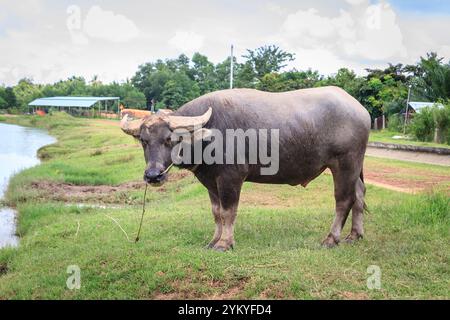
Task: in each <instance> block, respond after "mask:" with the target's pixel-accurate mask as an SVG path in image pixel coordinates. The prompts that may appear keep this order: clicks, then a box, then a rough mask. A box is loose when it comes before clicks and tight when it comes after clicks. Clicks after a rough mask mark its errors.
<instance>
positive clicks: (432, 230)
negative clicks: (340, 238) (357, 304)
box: [0, 114, 450, 299]
mask: <svg viewBox="0 0 450 320" xmlns="http://www.w3.org/2000/svg"><path fill="white" fill-rule="evenodd" d="M6 121H8V122H14V123H17V124H22V125H32V126H38V127H43V128H47V129H48V130H49V131H50V133H51V134H52V135H54V136H55V137H57V138H58V143H56V144H55V145H52V146H48V147H45V148H43V149H41V150H40V151H39V154H40V156H41V157H42V158H43V159H44V162H43V164H42V165H40V166H38V167H35V168H32V169H29V170H26V171H24V172H22V173H20V174H18V175H17V176H15V177H14V178H13V180H12V181H11V183H10V187H9V190H8V192H7V195H6V200H5V201H6V203H7V204H8V205H11V206H14V207H16V208H17V209H18V211H19V212H20V215H19V226H18V231H19V234H20V236H21V244H20V247H19V248H18V249H6V250H0V299H25V298H26V299H29V298H32V299H40V298H43V299H53V298H61V299H95V298H98V299H106V298H113V299H117V298H125V299H172V298H194V299H202V298H217V299H230V298H231V299H234V298H263V299H279V298H287V299H317V298H321V299H322V298H331V299H382V298H395V299H399V298H406V299H419V298H426V299H449V298H450V291H449V288H450V270H449V253H450V251H449V250H448V249H449V243H450V236H449V232H448V231H449V227H450V214H449V205H450V202H449V197H448V193H446V192H445V191H439V190H436V191H434V192H429V193H424V194H420V195H408V194H403V193H398V192H393V191H390V190H386V189H382V188H377V187H373V186H370V185H369V186H368V191H367V203H368V205H369V208H370V213H368V214H367V215H366V217H365V220H366V222H365V224H366V237H365V239H364V240H362V241H360V242H359V243H357V244H355V245H345V244H342V245H340V246H339V247H338V248H336V249H331V250H327V249H323V248H321V246H320V241H321V240H322V239H323V238H324V237H325V235H326V234H327V232H328V230H329V227H330V225H331V222H332V220H333V218H334V213H333V207H334V201H333V191H332V189H333V188H332V178H331V176H328V175H322V176H321V177H319V178H318V179H317V180H315V181H314V182H313V183H311V185H310V186H308V188H307V189H303V188H301V187H289V186H272V185H255V184H246V185H245V186H244V189H243V194H242V200H241V203H240V210H239V214H238V219H237V225H236V242H237V247H236V248H235V250H233V251H230V252H226V253H217V252H214V251H209V250H205V249H203V247H204V246H205V245H206V244H207V243H208V241H209V240H210V237H211V236H212V233H213V230H214V223H213V219H212V214H211V213H210V204H209V199H208V196H207V192H206V189H205V188H204V187H203V186H202V185H201V184H199V183H198V182H197V181H196V179H195V177H193V176H192V175H191V174H189V173H186V172H183V171H174V172H172V177H171V180H172V181H170V182H169V183H168V184H166V185H165V186H163V187H161V188H158V189H151V193H150V195H149V198H148V210H147V214H146V217H145V220H144V227H143V231H142V235H141V241H140V242H139V243H137V244H134V243H132V242H129V241H128V239H127V237H128V238H129V239H130V240H133V239H134V237H135V234H136V231H137V228H138V224H139V218H140V213H141V212H140V210H141V207H140V204H141V201H142V195H143V185H142V183H141V182H140V181H139V180H140V179H141V176H142V172H143V168H144V160H143V155H142V151H141V148H140V146H139V145H138V143H137V142H136V141H134V140H133V139H132V138H130V137H128V136H126V135H124V134H122V133H121V131H120V129H119V128H118V127H117V126H114V125H111V124H110V123H108V122H107V121H104V120H103V121H99V120H80V119H73V118H70V117H68V116H64V115H61V114H57V115H54V116H49V117H46V118H35V117H18V118H8V119H6ZM378 161H379V162H378ZM369 162H370V163H369V165H370V166H376V165H379V166H380V165H381V164H382V163H383V160H377V159H373V158H372V159H370V160H369ZM380 163H381V164H380ZM389 166H391V167H393V168H396V167H398V168H404V167H405V166H407V167H411V168H412V169H415V168H418V169H420V170H422V171H424V170H428V168H427V167H425V166H421V165H415V164H404V163H402V162H389ZM431 171H433V172H436V173H438V174H439V175H448V174H449V173H448V168H444V167H442V168H440V167H432V168H431ZM405 175H406V173H405ZM79 203H85V205H84V206H80V205H77V204H79ZM86 204H87V205H86ZM89 204H91V206H90V205H89ZM99 204H101V205H104V207H99V206H98V205H99ZM349 222H350V221H349ZM119 225H120V226H119ZM348 225H349V223H347V226H346V230H345V231H346V232H348ZM121 228H123V230H121ZM71 265H77V266H79V268H80V270H81V289H80V290H69V289H68V288H67V287H66V280H67V278H68V277H69V276H70V274H67V268H68V266H71ZM371 265H376V266H379V267H380V269H381V272H382V274H381V289H380V290H369V289H368V288H367V278H368V277H369V276H370V274H368V273H367V268H368V267H369V266H371Z"/></svg>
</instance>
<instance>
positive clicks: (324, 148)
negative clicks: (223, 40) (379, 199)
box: [121, 87, 370, 251]
mask: <svg viewBox="0 0 450 320" xmlns="http://www.w3.org/2000/svg"><path fill="white" fill-rule="evenodd" d="M121 127H122V130H123V131H124V132H125V133H127V134H130V135H132V136H134V137H135V138H137V139H139V140H140V141H141V143H142V146H143V149H144V154H145V160H146V162H147V168H146V170H145V174H144V179H145V181H147V182H148V183H150V184H161V183H163V182H164V180H165V178H166V174H167V172H166V171H167V168H169V167H170V166H171V165H172V164H173V149H174V148H175V145H176V143H175V142H174V139H173V132H174V131H176V130H177V129H180V128H183V129H186V130H188V131H189V132H190V134H191V135H192V137H194V139H196V138H195V137H196V136H198V133H199V132H201V131H202V130H203V132H202V134H201V137H204V131H211V130H215V131H219V132H221V133H223V134H224V135H225V134H226V132H227V131H228V130H230V129H234V130H238V129H242V130H243V131H245V132H246V131H247V130H261V131H263V130H266V131H267V130H277V131H278V137H276V138H277V141H275V140H274V137H273V136H272V137H271V138H268V139H266V140H264V139H263V140H264V141H265V142H267V143H268V144H269V147H271V144H272V145H274V144H275V143H278V145H277V148H278V149H276V150H275V151H276V152H278V156H279V158H278V164H277V166H278V167H277V168H276V169H277V170H276V171H274V172H273V174H269V175H267V174H262V171H261V169H262V168H263V167H267V163H264V164H262V163H261V162H257V163H250V162H249V161H248V159H249V157H250V153H249V152H248V150H249V149H251V147H252V145H250V143H249V142H248V141H247V140H245V141H246V142H245V146H246V147H247V149H246V151H245V160H246V161H244V163H242V162H241V163H235V164H230V163H228V162H227V163H220V162H218V163H213V164H206V163H200V164H194V163H185V162H183V163H180V164H177V166H179V167H182V168H185V169H188V170H191V171H192V172H193V173H194V174H195V176H196V177H197V178H198V180H199V181H200V182H201V183H202V184H203V185H204V186H205V187H206V188H207V189H208V192H209V196H210V199H211V205H212V213H213V215H214V220H215V223H216V230H215V233H214V237H213V239H212V241H211V242H210V243H209V245H208V247H209V248H213V249H215V250H218V251H225V250H228V249H230V248H233V246H234V244H235V241H234V223H235V219H236V214H237V209H238V203H239V196H240V192H241V187H242V184H243V183H244V181H250V182H255V183H268V184H289V185H292V186H295V185H303V186H304V187H306V185H307V184H308V183H309V182H311V181H312V180H314V179H315V178H317V177H318V176H319V175H320V174H321V173H323V172H324V170H326V169H327V168H329V169H330V170H331V172H332V174H333V179H334V195H335V200H336V217H335V220H334V222H333V224H332V226H331V231H330V233H329V234H328V236H327V237H326V239H325V240H324V241H323V243H322V244H323V245H324V246H326V247H333V246H335V245H337V244H338V243H339V241H340V236H341V231H342V228H343V226H344V224H345V222H346V220H347V217H348V215H349V212H350V210H352V229H351V233H350V234H349V235H348V236H347V237H346V238H345V240H346V241H348V242H352V241H355V240H358V239H360V238H362V236H363V233H364V231H363V211H364V208H365V203H364V195H365V186H364V178H363V161H364V154H365V150H366V146H367V142H368V137H369V131H370V116H369V113H368V112H367V111H366V109H364V107H363V106H362V105H361V104H360V103H359V102H358V101H357V100H355V99H354V98H353V97H352V96H350V95H349V94H347V93H346V92H345V91H344V90H342V89H340V88H337V87H324V88H316V89H305V90H298V91H292V92H285V93H267V92H261V91H257V90H251V89H234V90H224V91H218V92H213V93H210V94H207V95H204V96H202V97H200V98H197V99H195V100H193V101H191V102H189V103H187V104H185V105H184V106H182V107H181V108H180V109H179V110H177V111H176V112H174V113H172V114H161V115H159V114H156V115H152V116H150V117H147V118H145V119H140V120H129V119H127V117H125V119H123V120H122V123H121ZM246 138H248V136H247V137H246ZM260 139H261V138H260ZM175 140H176V139H175ZM201 141H202V143H201V147H202V148H207V147H208V144H211V143H212V142H211V140H210V141H208V140H207V139H201ZM227 143H228V142H227ZM225 144H226V143H225ZM192 145H194V143H193V144H192ZM223 148H224V149H223V150H224V153H227V152H228V153H229V152H230V150H229V149H227V148H226V146H225V145H224V147H223ZM272 151H273V150H272Z"/></svg>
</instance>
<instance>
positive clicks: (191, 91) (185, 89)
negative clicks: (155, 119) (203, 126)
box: [161, 73, 200, 109]
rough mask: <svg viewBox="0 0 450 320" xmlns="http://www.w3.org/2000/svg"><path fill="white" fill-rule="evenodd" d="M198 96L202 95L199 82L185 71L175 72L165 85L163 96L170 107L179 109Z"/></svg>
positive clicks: (163, 100) (163, 99)
mask: <svg viewBox="0 0 450 320" xmlns="http://www.w3.org/2000/svg"><path fill="white" fill-rule="evenodd" d="M198 96H200V89H199V87H198V84H197V83H196V82H195V81H193V80H191V79H190V78H189V77H188V76H187V75H186V74H184V73H175V74H174V75H173V76H172V78H171V79H170V80H169V81H167V82H166V84H165V85H164V91H163V94H162V97H161V98H162V102H163V103H164V104H165V105H166V106H167V107H168V108H170V109H178V108H179V107H180V106H182V105H183V104H185V103H187V102H189V101H191V100H193V99H195V98H197V97H198Z"/></svg>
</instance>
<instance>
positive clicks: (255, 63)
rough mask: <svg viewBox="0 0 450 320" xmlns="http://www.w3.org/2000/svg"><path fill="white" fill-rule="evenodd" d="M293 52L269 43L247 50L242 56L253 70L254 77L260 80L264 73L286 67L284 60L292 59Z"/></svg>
mask: <svg viewBox="0 0 450 320" xmlns="http://www.w3.org/2000/svg"><path fill="white" fill-rule="evenodd" d="M294 56H295V55H294V54H292V53H289V52H286V51H283V50H281V49H280V48H279V47H277V46H274V45H270V46H264V47H260V48H257V49H256V50H247V54H246V55H245V56H243V57H244V58H246V60H247V65H248V66H250V67H251V68H252V70H253V73H254V75H255V77H256V78H257V79H258V80H261V79H262V78H263V77H264V76H265V75H266V74H270V73H273V72H279V71H280V70H281V69H283V68H284V67H286V65H287V64H286V62H290V61H294Z"/></svg>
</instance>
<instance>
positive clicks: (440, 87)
mask: <svg viewBox="0 0 450 320" xmlns="http://www.w3.org/2000/svg"><path fill="white" fill-rule="evenodd" d="M443 60H444V59H443V58H439V57H438V55H437V53H435V52H431V53H427V57H426V58H424V57H421V58H420V62H419V63H418V64H417V65H412V66H411V65H410V66H407V67H406V70H407V71H409V72H410V73H412V75H413V76H414V80H413V82H414V91H415V92H416V93H417V94H418V95H419V96H420V97H422V98H424V99H427V100H429V101H432V102H435V101H438V100H440V99H443V100H445V99H449V98H450V62H449V63H443Z"/></svg>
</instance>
